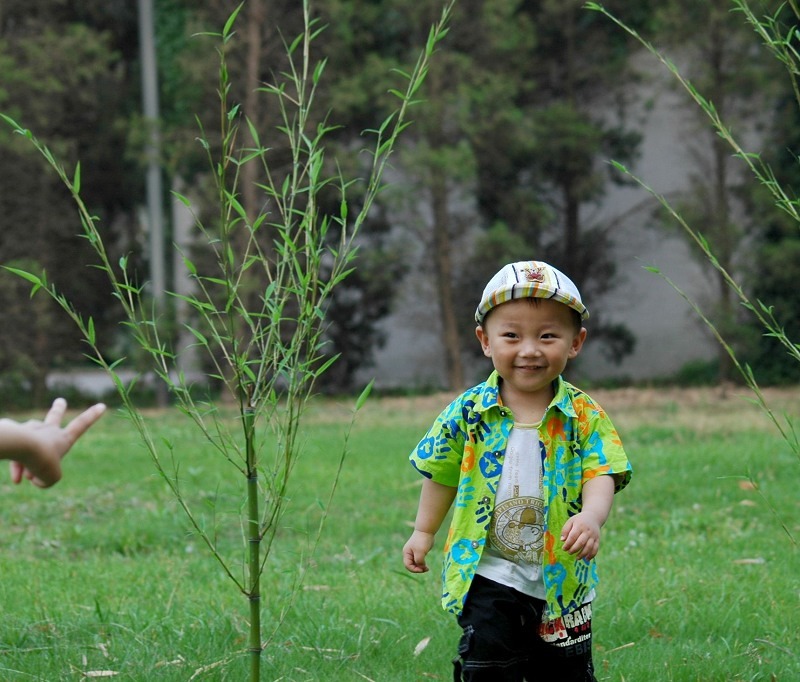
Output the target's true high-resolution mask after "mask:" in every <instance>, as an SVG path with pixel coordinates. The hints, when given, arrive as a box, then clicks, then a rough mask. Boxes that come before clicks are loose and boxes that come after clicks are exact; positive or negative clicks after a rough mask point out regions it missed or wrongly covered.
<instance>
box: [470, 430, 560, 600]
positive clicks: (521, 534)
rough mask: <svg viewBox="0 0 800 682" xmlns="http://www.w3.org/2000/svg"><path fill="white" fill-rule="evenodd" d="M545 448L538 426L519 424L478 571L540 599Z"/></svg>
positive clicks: (512, 436) (511, 440)
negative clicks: (540, 439) (543, 457)
mask: <svg viewBox="0 0 800 682" xmlns="http://www.w3.org/2000/svg"><path fill="white" fill-rule="evenodd" d="M541 448H542V446H541V443H540V441H539V425H538V424H519V423H515V424H514V428H512V429H511V433H510V434H509V437H508V445H507V447H506V454H505V460H504V461H503V471H502V472H501V474H500V482H499V483H498V485H497V497H496V499H495V506H494V514H493V516H492V522H491V526H490V527H489V536H488V542H487V543H486V547H485V548H484V550H483V554H482V555H481V560H480V562H479V563H478V569H477V573H478V574H479V575H482V576H484V577H485V578H489V579H490V580H494V581H495V582H498V583H501V584H503V585H508V586H509V587H513V588H514V589H515V590H518V591H520V592H522V593H523V594H527V595H529V596H531V597H536V598H537V599H544V598H545V589H544V582H543V580H542V555H543V551H542V550H543V547H544V514H543V512H542V510H543V506H544V500H543V497H544V496H543V494H542V454H541Z"/></svg>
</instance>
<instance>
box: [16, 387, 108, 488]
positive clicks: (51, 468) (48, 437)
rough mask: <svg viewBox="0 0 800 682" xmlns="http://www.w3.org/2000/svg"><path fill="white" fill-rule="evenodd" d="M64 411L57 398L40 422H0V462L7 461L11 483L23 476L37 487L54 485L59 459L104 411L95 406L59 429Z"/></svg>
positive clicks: (101, 407)
mask: <svg viewBox="0 0 800 682" xmlns="http://www.w3.org/2000/svg"><path fill="white" fill-rule="evenodd" d="M66 409H67V403H66V401H65V400H64V399H63V398H57V399H56V400H55V401H54V402H53V406H52V407H51V408H50V410H49V412H48V413H47V416H46V417H45V418H44V421H36V420H32V421H28V422H24V423H19V422H15V421H14V420H12V419H0V459H9V460H11V479H12V480H13V481H14V483H19V482H20V481H21V480H22V478H23V476H24V477H27V478H29V479H30V480H31V482H32V483H34V484H35V485H37V486H39V487H40V488H47V487H49V486H51V485H53V484H54V483H57V482H58V481H59V479H60V478H61V460H62V459H63V458H64V456H65V455H66V454H67V452H68V451H69V449H70V448H71V447H72V445H73V444H74V443H75V441H76V440H78V438H80V437H81V435H83V433H84V432H85V431H86V429H88V428H89V427H90V426H91V425H92V424H94V423H95V422H96V421H97V420H98V419H99V418H100V417H101V416H102V414H103V412H104V411H105V409H106V408H105V405H103V404H100V403H98V404H97V405H94V406H93V407H90V408H89V409H88V410H85V411H84V412H82V413H81V414H79V415H78V416H77V417H75V419H73V420H72V421H71V422H70V423H69V424H67V425H66V426H65V427H63V428H62V426H61V421H62V419H63V418H64V413H65V412H66Z"/></svg>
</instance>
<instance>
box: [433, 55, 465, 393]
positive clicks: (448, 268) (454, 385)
mask: <svg viewBox="0 0 800 682" xmlns="http://www.w3.org/2000/svg"><path fill="white" fill-rule="evenodd" d="M429 78H430V92H431V93H439V92H441V91H442V88H443V83H442V74H441V69H440V68H433V69H431V72H430V75H429ZM435 97H436V95H435V94H432V98H433V101H432V106H431V125H430V126H429V127H428V129H427V137H428V142H429V144H430V147H431V150H434V151H435V150H436V149H441V148H442V147H443V146H444V145H445V144H446V141H445V135H444V130H443V120H442V119H443V115H444V114H443V104H442V102H441V101H438V102H437V101H436V100H435ZM429 170H430V190H431V194H430V197H431V212H432V214H433V263H434V281H435V283H436V292H437V296H438V302H439V313H440V319H441V323H442V338H443V340H444V353H445V367H446V370H447V386H448V388H450V389H451V390H453V391H460V390H461V389H463V388H464V366H463V363H462V362H461V343H460V342H459V335H458V321H457V318H456V312H455V306H454V301H453V261H452V256H451V254H452V252H453V246H452V244H451V238H450V235H451V227H450V210H449V202H448V187H447V176H446V172H445V170H444V168H443V167H442V164H439V163H437V162H436V159H432V160H431V162H430V168H429Z"/></svg>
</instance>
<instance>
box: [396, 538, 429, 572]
mask: <svg viewBox="0 0 800 682" xmlns="http://www.w3.org/2000/svg"><path fill="white" fill-rule="evenodd" d="M434 537H435V536H434V534H433V533H426V532H424V531H421V530H415V531H414V532H413V533H412V534H411V537H410V538H409V539H408V542H406V544H405V547H403V565H404V566H405V567H406V568H407V569H408V570H409V571H411V572H412V573H427V572H428V570H430V569H428V565H427V564H426V563H425V557H426V556H427V554H428V552H430V551H431V548H432V547H433V540H434Z"/></svg>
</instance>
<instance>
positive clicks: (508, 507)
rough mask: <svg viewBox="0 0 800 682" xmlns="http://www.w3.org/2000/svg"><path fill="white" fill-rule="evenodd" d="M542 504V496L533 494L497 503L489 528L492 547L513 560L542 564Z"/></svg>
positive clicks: (509, 559)
mask: <svg viewBox="0 0 800 682" xmlns="http://www.w3.org/2000/svg"><path fill="white" fill-rule="evenodd" d="M542 507H543V505H542V500H540V499H538V498H536V497H512V498H511V499H507V500H505V501H503V502H501V503H500V504H499V505H497V507H495V510H494V518H493V519H492V524H491V527H490V529H489V542H490V543H491V545H492V548H493V549H494V550H495V551H496V552H498V553H499V554H501V555H502V556H503V557H504V558H505V559H507V560H508V561H513V562H514V563H516V564H519V563H525V564H530V565H533V566H536V565H541V563H542V547H543V545H544V537H543V536H544V515H543V513H542Z"/></svg>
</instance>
